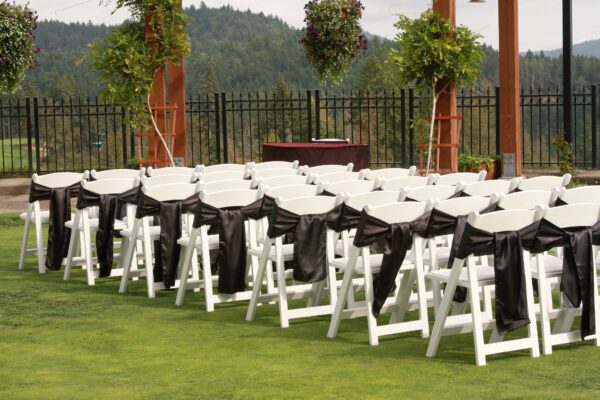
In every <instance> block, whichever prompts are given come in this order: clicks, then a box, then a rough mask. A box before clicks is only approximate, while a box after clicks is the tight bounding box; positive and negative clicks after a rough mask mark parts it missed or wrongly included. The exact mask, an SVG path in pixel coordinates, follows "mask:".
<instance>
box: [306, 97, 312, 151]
mask: <svg viewBox="0 0 600 400" xmlns="http://www.w3.org/2000/svg"><path fill="white" fill-rule="evenodd" d="M312 123H313V122H312V93H311V91H310V90H307V91H306V124H307V126H306V130H307V133H308V140H307V142H308V143H310V142H312V134H313V126H312Z"/></svg>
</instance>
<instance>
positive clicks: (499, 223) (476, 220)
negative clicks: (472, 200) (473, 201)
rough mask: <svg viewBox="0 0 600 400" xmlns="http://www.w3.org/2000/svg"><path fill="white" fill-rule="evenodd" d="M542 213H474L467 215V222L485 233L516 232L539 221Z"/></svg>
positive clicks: (507, 211)
mask: <svg viewBox="0 0 600 400" xmlns="http://www.w3.org/2000/svg"><path fill="white" fill-rule="evenodd" d="M541 216H542V212H541V210H540V209H538V210H506V211H496V212H492V213H488V214H479V212H477V211H474V212H472V213H471V214H469V218H468V219H467V222H468V223H469V224H470V225H471V226H473V227H474V228H477V229H481V230H483V231H486V232H490V233H496V232H509V231H518V230H520V229H523V228H524V227H526V226H527V225H530V224H532V223H533V222H535V221H536V220H538V219H540V218H541Z"/></svg>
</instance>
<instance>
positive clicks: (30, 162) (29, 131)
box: [19, 97, 595, 175]
mask: <svg viewBox="0 0 600 400" xmlns="http://www.w3.org/2000/svg"><path fill="white" fill-rule="evenodd" d="M25 110H26V115H27V166H28V170H27V172H28V173H29V175H31V174H33V128H32V127H31V98H29V97H27V98H26V99H25ZM594 111H595V110H594ZM19 139H21V138H19Z"/></svg>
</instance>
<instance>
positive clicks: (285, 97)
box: [271, 74, 292, 142]
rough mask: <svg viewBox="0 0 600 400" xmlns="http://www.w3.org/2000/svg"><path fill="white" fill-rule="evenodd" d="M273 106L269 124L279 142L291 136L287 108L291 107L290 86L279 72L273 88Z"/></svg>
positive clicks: (287, 139) (286, 140) (289, 116)
mask: <svg viewBox="0 0 600 400" xmlns="http://www.w3.org/2000/svg"><path fill="white" fill-rule="evenodd" d="M273 106H274V109H275V110H274V111H273V112H272V115H271V119H272V122H271V126H272V127H273V130H274V133H275V134H276V135H277V138H278V140H279V141H280V142H288V141H290V138H291V133H292V132H291V115H290V114H289V113H288V110H289V109H290V108H291V107H290V106H291V93H290V87H289V86H288V83H287V81H286V80H285V78H284V77H283V75H281V74H279V76H278V77H277V83H276V84H275V87H274V88H273Z"/></svg>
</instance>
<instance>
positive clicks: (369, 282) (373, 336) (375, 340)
mask: <svg viewBox="0 0 600 400" xmlns="http://www.w3.org/2000/svg"><path fill="white" fill-rule="evenodd" d="M363 267H364V270H365V274H364V279H365V301H366V304H367V325H368V328H369V344H370V345H371V346H377V345H378V344H379V337H378V335H377V319H376V318H375V315H374V314H373V303H374V302H375V293H374V288H373V273H372V272H371V262H370V259H369V255H368V251H367V250H363Z"/></svg>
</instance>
